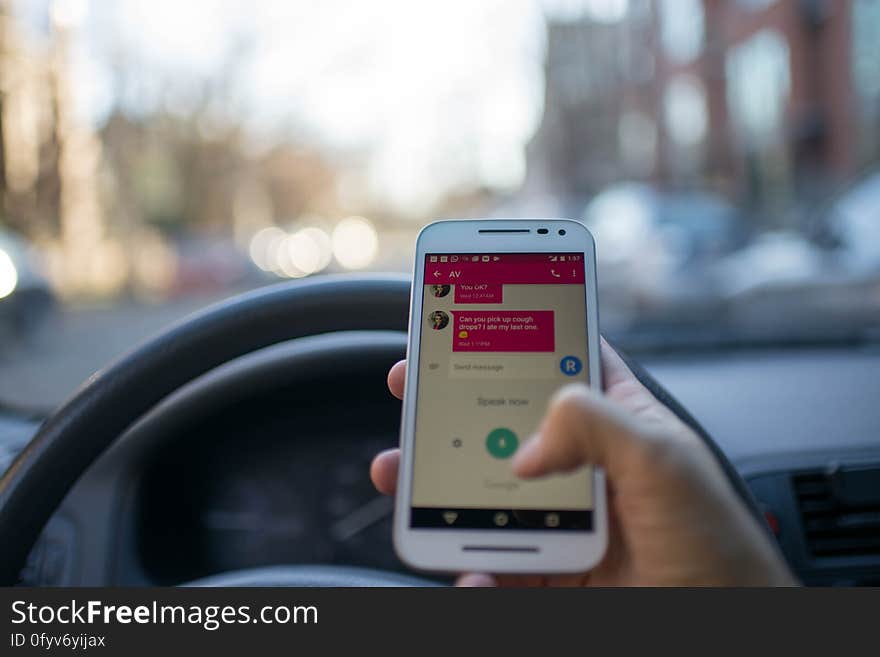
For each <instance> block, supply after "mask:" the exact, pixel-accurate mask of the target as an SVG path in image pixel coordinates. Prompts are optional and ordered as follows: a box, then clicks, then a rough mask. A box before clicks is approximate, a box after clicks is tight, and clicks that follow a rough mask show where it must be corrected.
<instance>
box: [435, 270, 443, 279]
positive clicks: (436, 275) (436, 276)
mask: <svg viewBox="0 0 880 657" xmlns="http://www.w3.org/2000/svg"><path fill="white" fill-rule="evenodd" d="M439 276H442V274H441V273H440V272H439V271H437V270H434V278H438V277H439Z"/></svg>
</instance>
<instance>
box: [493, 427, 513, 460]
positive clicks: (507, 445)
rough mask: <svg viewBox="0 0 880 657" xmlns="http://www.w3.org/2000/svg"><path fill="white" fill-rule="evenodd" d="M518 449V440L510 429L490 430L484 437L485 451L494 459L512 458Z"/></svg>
mask: <svg viewBox="0 0 880 657" xmlns="http://www.w3.org/2000/svg"><path fill="white" fill-rule="evenodd" d="M517 447H519V439H518V438H517V437H516V434H515V433H513V431H511V430H510V429H505V428H504V427H499V428H498V429H492V431H490V432H489V435H488V436H486V449H487V450H488V451H489V453H490V454H491V455H492V456H494V457H495V458H496V459H506V458H509V457H511V456H513V453H514V452H515V451H516V448H517Z"/></svg>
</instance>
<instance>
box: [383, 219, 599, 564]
mask: <svg viewBox="0 0 880 657" xmlns="http://www.w3.org/2000/svg"><path fill="white" fill-rule="evenodd" d="M407 358H408V366H407V374H406V393H405V396H404V400H403V419H402V425H401V440H400V445H401V448H402V457H401V467H400V471H399V480H398V487H397V500H396V507H395V517H394V545H395V548H396V550H397V553H398V555H399V556H400V558H401V559H402V560H403V561H404V563H406V564H407V565H409V566H410V567H412V568H416V569H420V570H430V571H472V570H477V571H485V572H495V573H513V572H520V573H565V572H581V571H585V570H588V569H590V568H591V567H592V566H594V565H595V564H596V563H597V562H598V561H599V559H600V558H601V557H602V555H603V554H604V552H605V547H606V544H607V540H608V521H607V511H606V503H605V483H604V477H603V473H602V472H601V470H599V469H598V468H591V467H584V468H582V469H580V470H578V471H576V472H572V473H568V474H564V475H553V476H549V477H545V478H541V479H537V480H529V481H526V480H523V479H520V478H518V477H516V476H515V475H514V474H513V472H512V470H511V467H510V463H511V457H512V456H513V455H514V453H515V452H516V450H517V449H518V447H519V446H520V445H521V444H522V443H523V442H524V441H525V440H526V439H527V438H528V437H529V436H530V435H531V434H532V433H533V432H534V431H535V430H536V429H537V427H538V424H539V422H540V420H541V418H542V417H543V415H544V412H545V410H546V408H547V403H548V400H549V399H550V397H551V396H552V395H553V393H554V392H555V391H556V390H558V389H559V388H560V387H562V386H564V385H565V384H568V383H571V382H575V381H577V382H581V383H584V384H587V385H590V386H592V387H594V388H597V389H598V388H600V387H601V372H600V359H599V321H598V312H597V293H596V256H595V247H594V244H593V238H592V236H591V235H590V233H589V231H587V229H586V228H585V227H584V226H583V225H582V224H580V223H577V222H574V221H569V220H565V219H534V220H503V219H490V220H466V221H440V222H437V223H433V224H430V225H428V226H426V227H425V228H424V229H423V230H422V232H421V233H420V234H419V237H418V240H417V242H416V256H415V271H414V276H413V288H412V300H411V304H410V326H409V343H408V349H407Z"/></svg>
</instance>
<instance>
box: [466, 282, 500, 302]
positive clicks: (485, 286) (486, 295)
mask: <svg viewBox="0 0 880 657" xmlns="http://www.w3.org/2000/svg"><path fill="white" fill-rule="evenodd" d="M503 289H504V286H502V285H501V284H500V283H456V285H455V303H501V298H502V290H503Z"/></svg>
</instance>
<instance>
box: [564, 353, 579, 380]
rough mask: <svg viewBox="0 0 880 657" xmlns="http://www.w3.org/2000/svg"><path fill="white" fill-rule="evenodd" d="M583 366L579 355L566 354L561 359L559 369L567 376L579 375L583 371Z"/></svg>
mask: <svg viewBox="0 0 880 657" xmlns="http://www.w3.org/2000/svg"><path fill="white" fill-rule="evenodd" d="M582 367H583V365H582V364H581V359H580V358H578V357H577V356H566V357H565V358H563V359H562V360H561V361H559V369H560V370H562V373H563V374H565V376H577V375H578V374H580V373H581V368H582Z"/></svg>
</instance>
